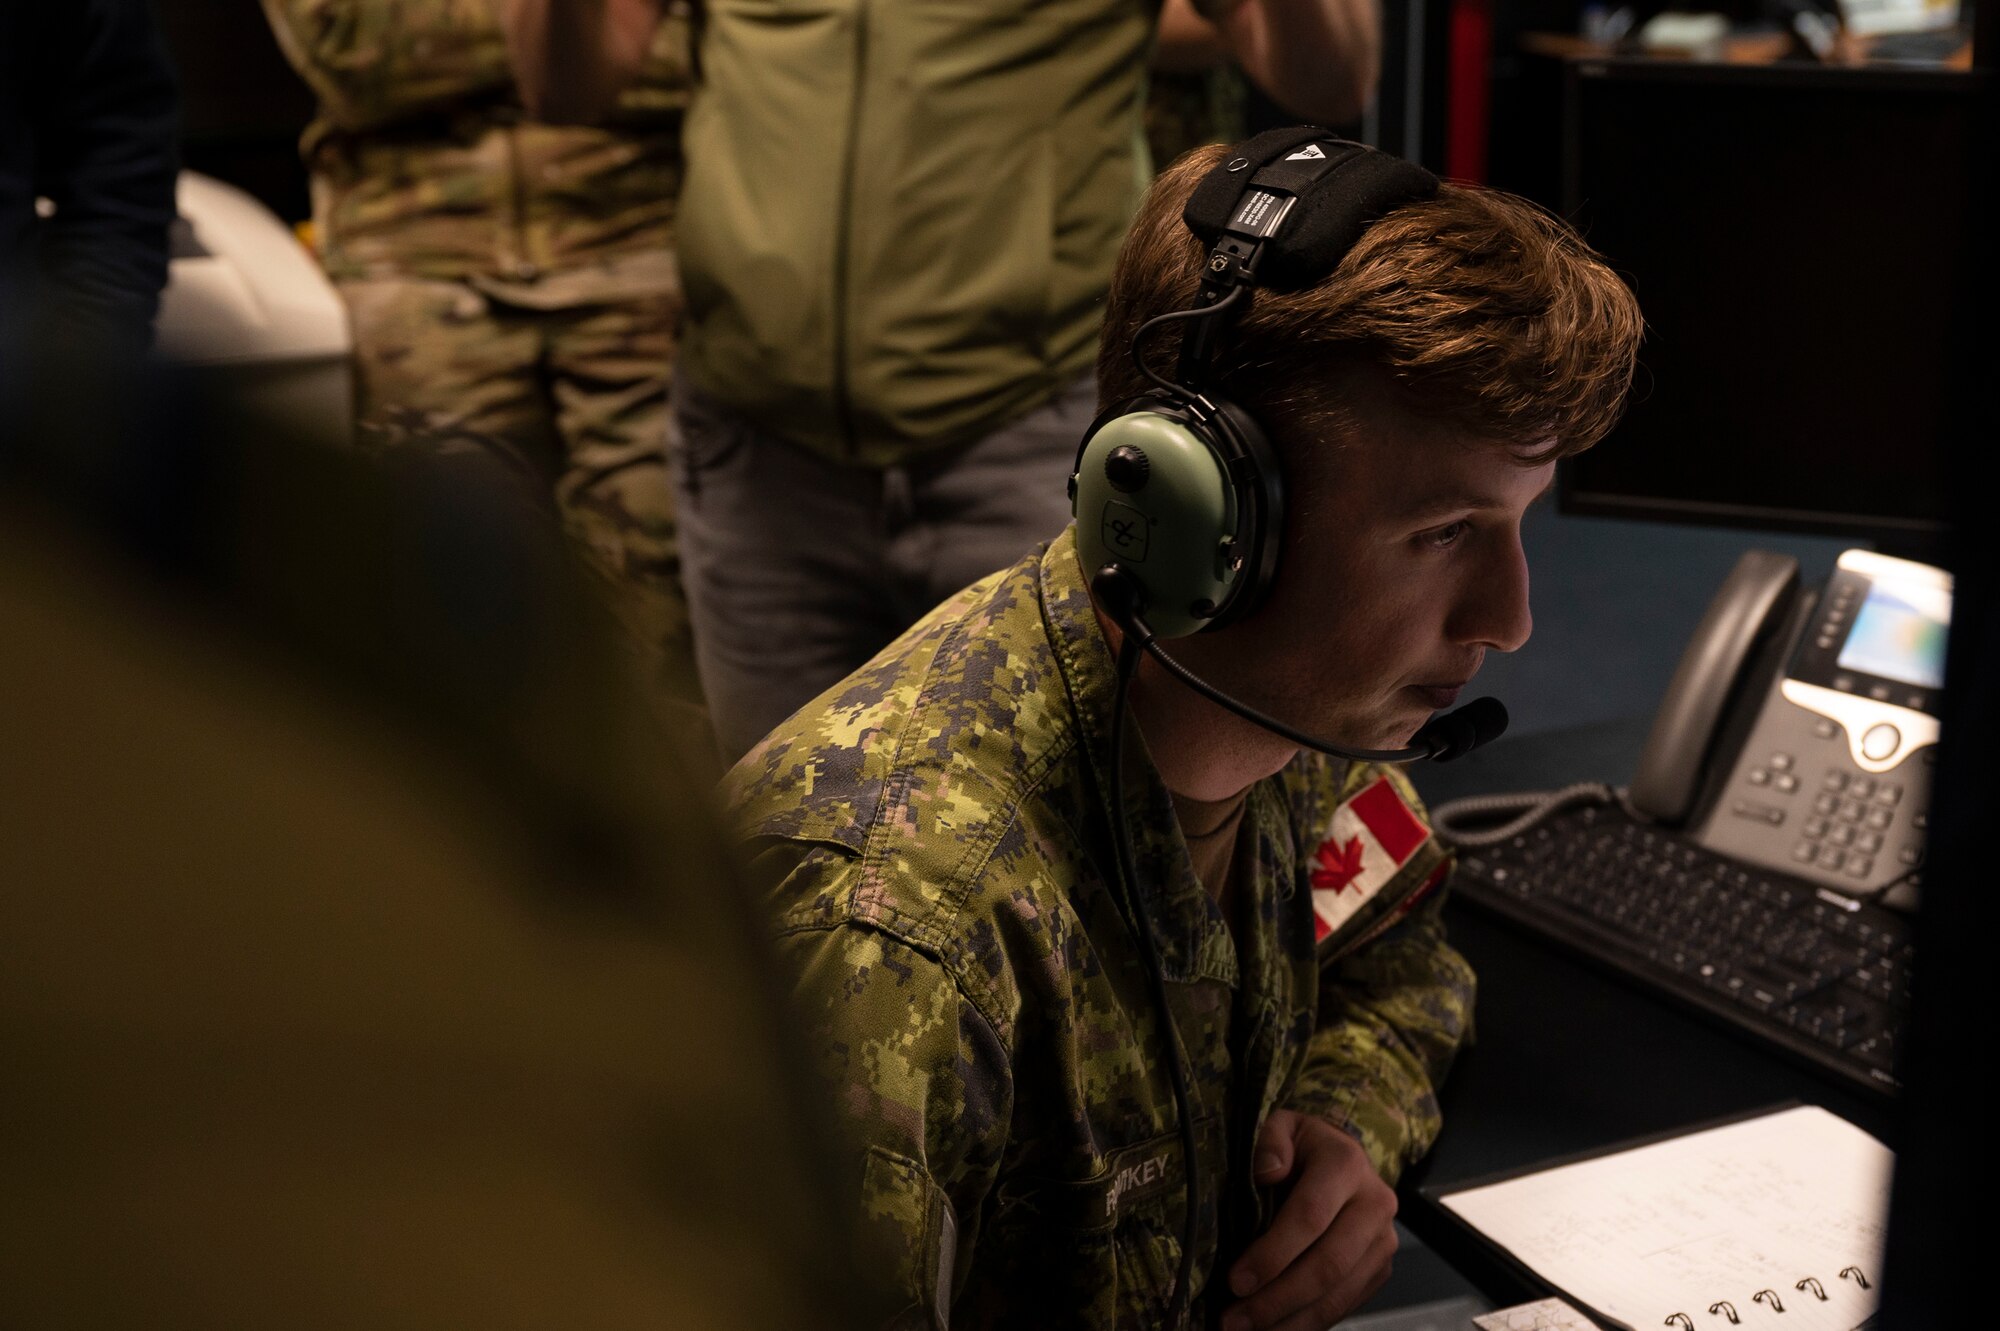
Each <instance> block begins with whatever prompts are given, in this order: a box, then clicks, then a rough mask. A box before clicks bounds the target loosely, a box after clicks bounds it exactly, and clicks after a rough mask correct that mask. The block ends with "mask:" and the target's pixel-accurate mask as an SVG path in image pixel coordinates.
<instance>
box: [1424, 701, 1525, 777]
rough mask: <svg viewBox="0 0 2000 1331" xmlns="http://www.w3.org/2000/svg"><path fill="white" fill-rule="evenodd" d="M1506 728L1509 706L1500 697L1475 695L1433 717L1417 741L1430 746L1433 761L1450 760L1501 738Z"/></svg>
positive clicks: (1444, 761) (1445, 761) (1446, 761)
mask: <svg viewBox="0 0 2000 1331" xmlns="http://www.w3.org/2000/svg"><path fill="white" fill-rule="evenodd" d="M1506 729H1507V709H1506V708H1505V707H1504V706H1502V705H1501V703H1500V700H1499V699H1498V698H1475V699H1473V700H1472V701H1471V702H1469V703H1467V704H1466V705H1465V706H1463V707H1461V708H1459V709H1458V710H1457V711H1455V712H1447V713H1445V714H1444V715H1443V716H1439V717H1433V718H1432V719H1431V720H1430V721H1429V722H1428V723H1427V724H1426V725H1425V726H1424V728H1423V729H1422V730H1419V731H1418V732H1417V734H1416V738H1415V741H1414V742H1415V743H1416V744H1418V745H1421V746H1427V747H1429V749H1430V751H1431V753H1430V759H1431V761H1432V762H1434V763H1448V762H1450V761H1451V760H1452V759H1453V758H1462V757H1464V756H1465V755H1466V754H1468V753H1471V752H1472V751H1473V750H1474V749H1476V748H1478V747H1479V746H1480V745H1482V744H1486V743H1490V742H1491V741H1493V740H1496V739H1498V738H1500V736H1501V735H1502V734H1504V733H1505V732H1506Z"/></svg>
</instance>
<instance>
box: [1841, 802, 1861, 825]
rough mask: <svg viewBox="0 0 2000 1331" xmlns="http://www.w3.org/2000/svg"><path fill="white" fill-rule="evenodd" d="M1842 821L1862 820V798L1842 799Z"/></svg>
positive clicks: (1854, 821)
mask: <svg viewBox="0 0 2000 1331" xmlns="http://www.w3.org/2000/svg"><path fill="white" fill-rule="evenodd" d="M1840 821H1841V822H1843V823H1858V822H1860V821H1861V801H1860V800H1843V801H1841V805H1840Z"/></svg>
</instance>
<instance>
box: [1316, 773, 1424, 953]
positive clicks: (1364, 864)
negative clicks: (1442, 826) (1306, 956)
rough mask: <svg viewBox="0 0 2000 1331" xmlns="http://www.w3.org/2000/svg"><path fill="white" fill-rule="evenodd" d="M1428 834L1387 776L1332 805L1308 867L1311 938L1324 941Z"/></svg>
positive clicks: (1390, 875)
mask: <svg viewBox="0 0 2000 1331" xmlns="http://www.w3.org/2000/svg"><path fill="white" fill-rule="evenodd" d="M1430 834H1431V831H1430V828H1428V827H1426V826H1424V822H1423V819H1421V818H1419V817H1417V815H1416V814H1415V813H1413V812H1411V810H1410V806H1409V805H1407V804H1405V803H1404V802H1403V797H1402V795H1401V793H1399V792H1398V791H1397V789H1396V787H1395V786H1394V785H1393V784H1392V783H1391V782H1390V780H1389V778H1388V777H1386V776H1378V777H1376V778H1375V779H1374V780H1373V781H1371V782H1369V783H1368V784H1367V785H1366V786H1364V787H1362V789H1361V790H1360V792H1359V793H1357V794H1356V795H1355V796H1354V798H1352V799H1350V800H1348V801H1347V802H1346V803H1344V804H1342V805H1341V806H1340V807H1339V808H1337V809H1335V810H1334V811H1333V822H1332V824H1331V825H1330V826H1329V827H1328V828H1327V838H1326V840H1324V841H1322V842H1320V843H1319V849H1318V850H1316V851H1314V852H1313V861H1312V864H1311V865H1310V866H1309V868H1310V869H1311V872H1312V901H1313V936H1314V938H1315V939H1321V940H1323V939H1325V938H1326V937H1327V936H1328V935H1329V934H1331V933H1333V932H1334V931H1335V930H1336V929H1338V928H1340V926H1341V925H1343V924H1346V923H1347V922H1348V920H1350V919H1352V918H1353V917H1354V913H1355V912H1356V911H1358V910H1360V909H1361V907H1362V906H1364V905H1366V904H1367V902H1368V900H1369V898H1370V897H1373V896H1374V895H1375V894H1376V893H1377V892H1379V891H1381V890H1382V885H1383V884H1385V883H1387V882H1388V881H1389V880H1390V879H1392V878H1394V877H1395V876H1396V871H1397V870H1398V869H1401V868H1402V867H1403V866H1404V865H1405V864H1407V863H1408V862H1409V859H1410V856H1412V855H1414V854H1416V853H1417V850H1418V848H1419V847H1421V846H1422V845H1423V844H1424V842H1425V841H1427V840H1429V839H1430Z"/></svg>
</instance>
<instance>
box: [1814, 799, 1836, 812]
mask: <svg viewBox="0 0 2000 1331" xmlns="http://www.w3.org/2000/svg"><path fill="white" fill-rule="evenodd" d="M1839 810H1840V797H1839V796H1838V795H1821V796H1820V797H1819V798H1818V799H1816V800H1814V801H1813V811H1814V812H1815V813H1824V814H1833V813H1837V812H1839Z"/></svg>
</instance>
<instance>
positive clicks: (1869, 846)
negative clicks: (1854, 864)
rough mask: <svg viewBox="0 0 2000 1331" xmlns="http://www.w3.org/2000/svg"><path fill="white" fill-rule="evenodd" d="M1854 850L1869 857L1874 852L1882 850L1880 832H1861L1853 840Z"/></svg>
mask: <svg viewBox="0 0 2000 1331" xmlns="http://www.w3.org/2000/svg"><path fill="white" fill-rule="evenodd" d="M1854 848H1855V849H1856V850H1865V851H1867V852H1868V853H1869V854H1870V855H1873V854H1874V853H1875V852H1876V851H1878V850H1880V849H1882V834H1881V833H1880V832H1863V833H1862V834H1861V835H1860V836H1858V837H1856V838H1854Z"/></svg>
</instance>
